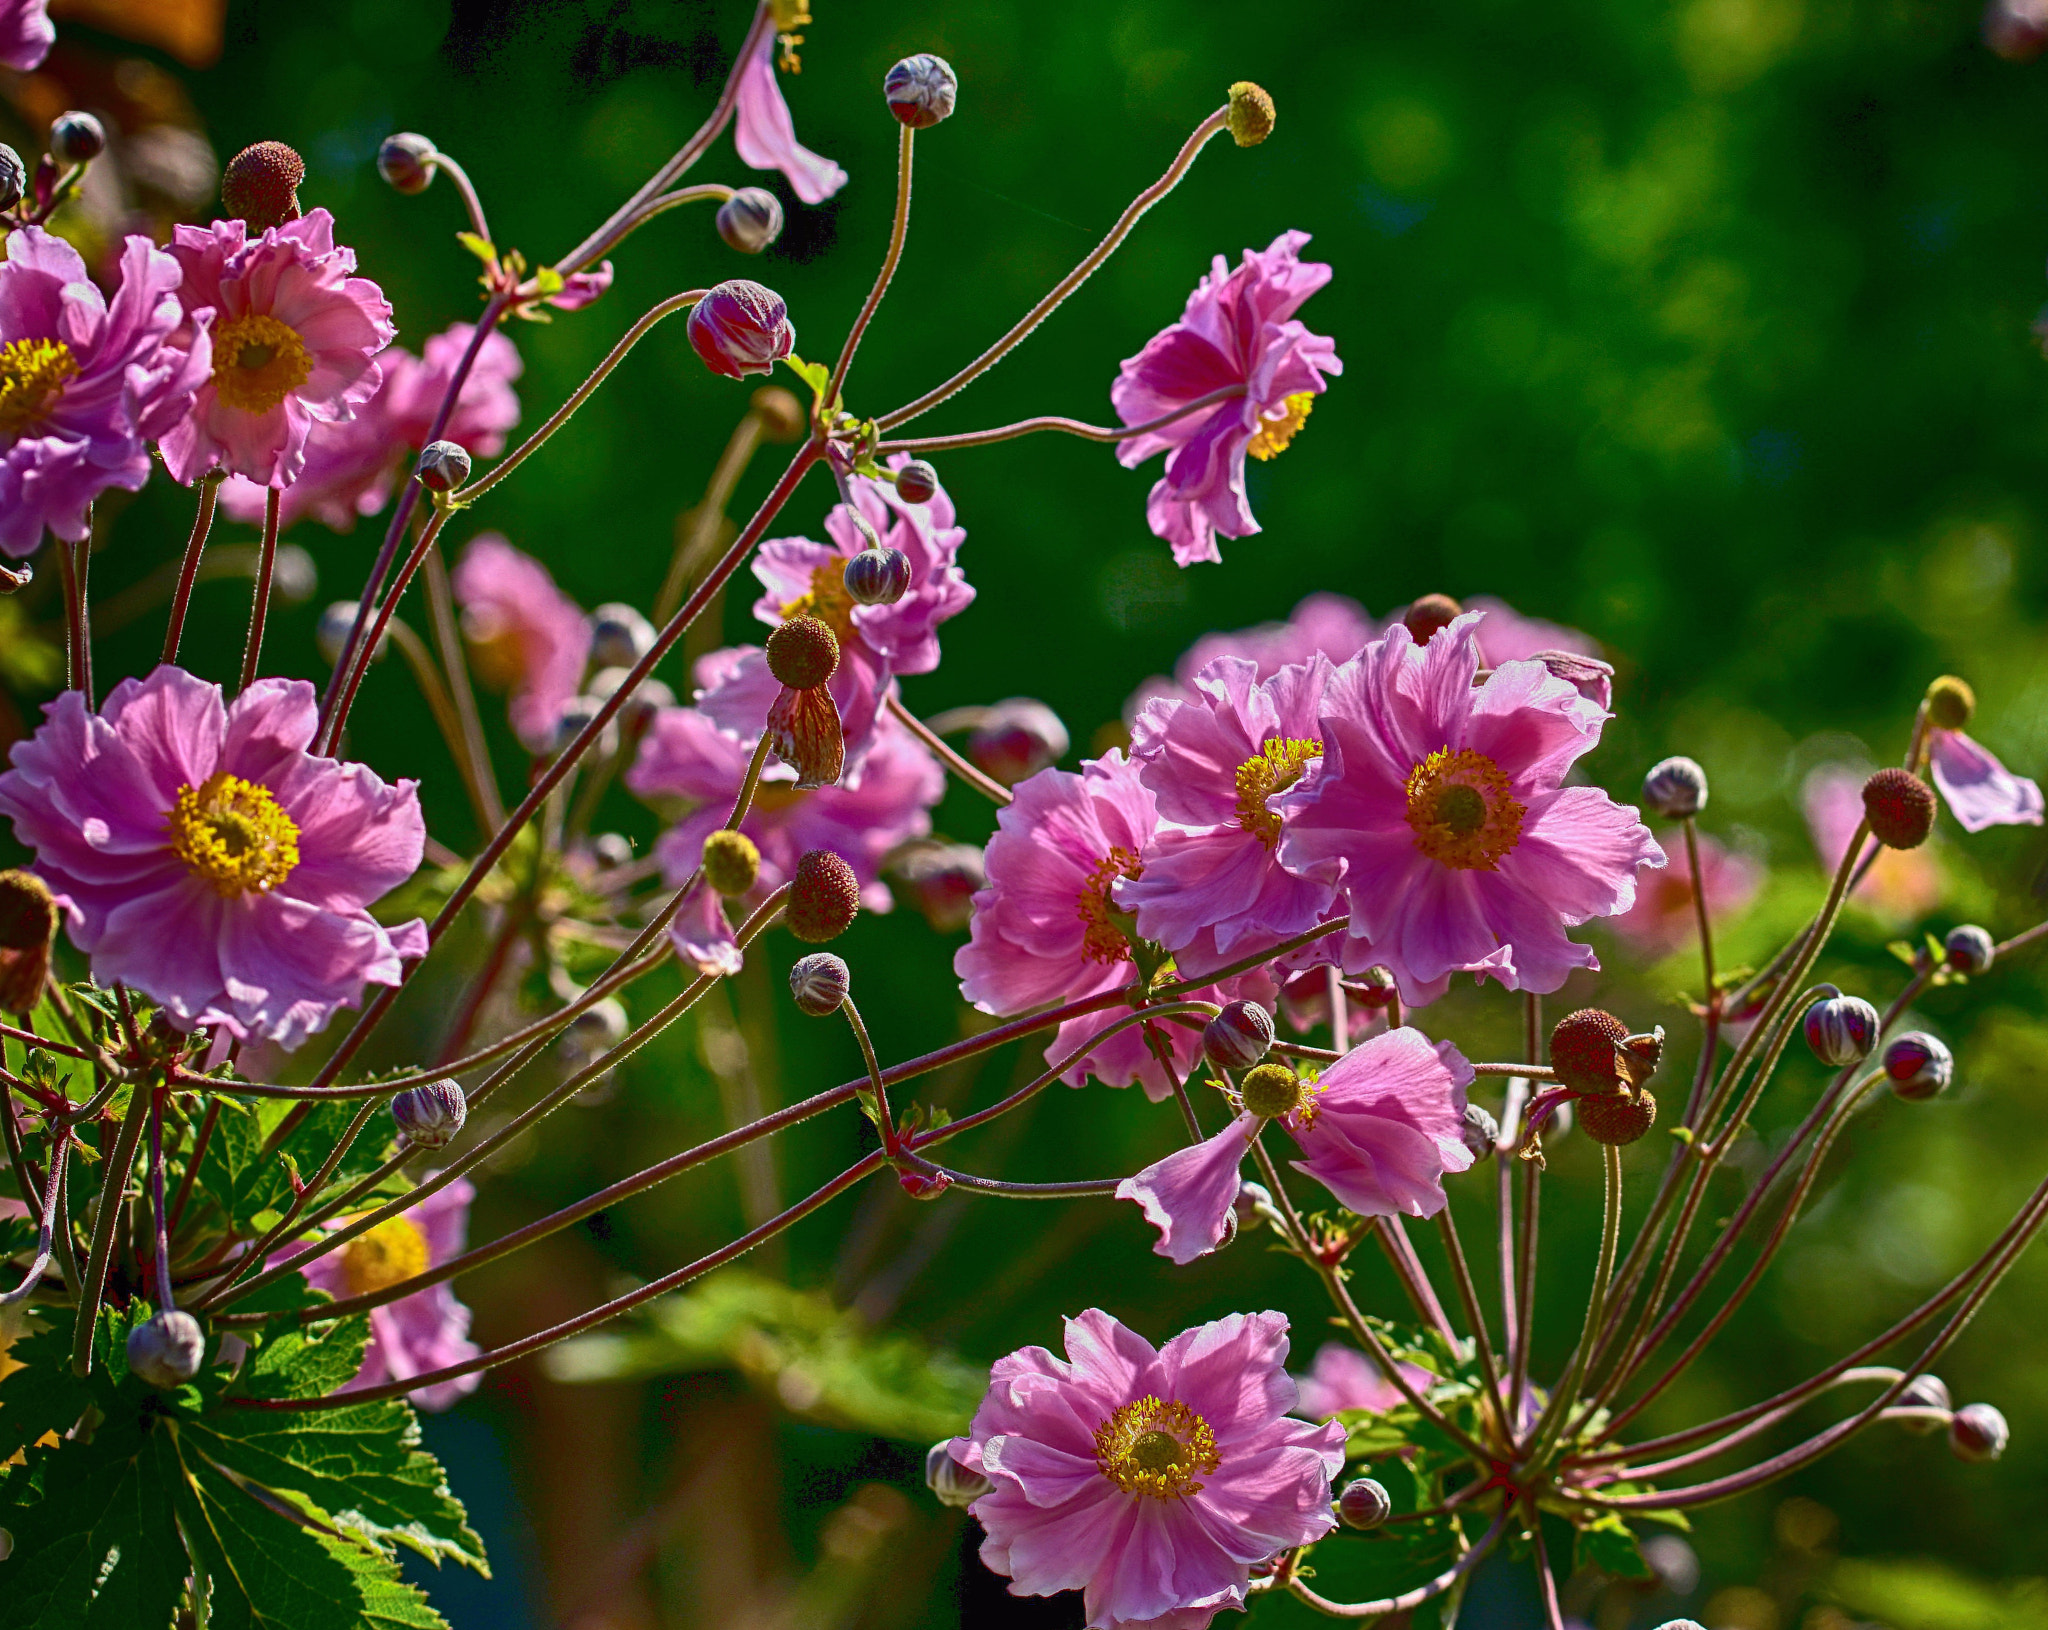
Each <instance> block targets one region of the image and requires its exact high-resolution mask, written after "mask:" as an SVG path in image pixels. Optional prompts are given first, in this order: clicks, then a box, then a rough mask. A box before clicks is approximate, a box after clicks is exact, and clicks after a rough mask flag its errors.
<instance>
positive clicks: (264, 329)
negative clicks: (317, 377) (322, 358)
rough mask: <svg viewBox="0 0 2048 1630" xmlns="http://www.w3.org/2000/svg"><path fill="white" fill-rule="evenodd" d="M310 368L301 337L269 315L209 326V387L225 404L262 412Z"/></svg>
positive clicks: (300, 382) (297, 384) (304, 377)
mask: <svg viewBox="0 0 2048 1630" xmlns="http://www.w3.org/2000/svg"><path fill="white" fill-rule="evenodd" d="M312 372H313V357H312V353H311V352H309V351H308V350H307V349H306V346H305V342H304V341H303V340H301V339H300V338H299V336H298V333H297V331H296V330H294V329H292V328H290V327H288V326H287V325H286V324H284V323H281V322H279V321H278V320H277V319H276V318H275V317H266V316H262V315H259V314H257V313H254V312H252V313H250V314H249V315H248V316H246V317H237V318H235V319H233V321H231V322H227V323H224V324H222V325H221V326H220V327H219V328H218V329H216V330H215V331H214V336H213V388H214V390H215V391H216V392H218V393H219V395H220V399H221V400H222V401H223V402H225V403H227V405H228V406H229V407H231V408H240V409H241V410H242V411H243V412H244V413H268V412H269V411H270V410H271V409H272V408H274V407H276V406H277V404H278V403H280V402H282V401H283V400H284V399H285V398H286V397H287V396H289V395H291V393H292V392H293V391H295V390H297V389H298V388H299V387H300V386H301V385H303V384H305V382H306V380H307V378H308V377H309V376H310V375H311V374H312Z"/></svg>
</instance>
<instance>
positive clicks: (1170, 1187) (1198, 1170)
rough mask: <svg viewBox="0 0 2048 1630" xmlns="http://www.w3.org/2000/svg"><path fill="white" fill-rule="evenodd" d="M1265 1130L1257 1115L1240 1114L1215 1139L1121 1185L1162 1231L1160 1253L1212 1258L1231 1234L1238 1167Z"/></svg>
mask: <svg viewBox="0 0 2048 1630" xmlns="http://www.w3.org/2000/svg"><path fill="white" fill-rule="evenodd" d="M1258 1129H1259V1118H1258V1117H1257V1116H1256V1115H1240V1116H1238V1118H1237V1119H1236V1120H1234V1121H1232V1122H1231V1123H1230V1124H1229V1125H1228V1126H1226V1127H1224V1129H1223V1130H1222V1131H1221V1132H1218V1133H1217V1134H1216V1135H1215V1136H1214V1137H1211V1138H1207V1139H1205V1140H1203V1141H1202V1142H1200V1143H1195V1144H1190V1145H1189V1146H1188V1147H1187V1148H1185V1149H1176V1150H1175V1151H1174V1152H1173V1153H1172V1154H1170V1155H1168V1156H1167V1157H1166V1158H1165V1159H1164V1160H1159V1161H1155V1162H1153V1163H1152V1164H1151V1165H1150V1166H1147V1167H1146V1168H1145V1169H1144V1170H1143V1171H1141V1172H1139V1173H1138V1174H1137V1175H1136V1176H1134V1177H1127V1178H1125V1179H1124V1180H1123V1181H1122V1182H1121V1183H1119V1184H1118V1185H1117V1189H1116V1197H1117V1198H1118V1199H1119V1200H1135V1201H1137V1203H1138V1205H1139V1206H1140V1207H1141V1208H1142V1209H1143V1210H1144V1213H1145V1220H1146V1221H1147V1222H1149V1223H1150V1224H1152V1226H1153V1227H1154V1228H1157V1229H1158V1230H1159V1243H1158V1244H1156V1245H1154V1246H1153V1247H1152V1249H1153V1251H1154V1252H1156V1253H1157V1254H1158V1255H1160V1256H1163V1257H1167V1258H1169V1259H1171V1260H1172V1261H1174V1262H1176V1263H1180V1264H1182V1265H1185V1264H1187V1263H1190V1262H1192V1261H1194V1260H1195V1258H1196V1257H1198V1256H1207V1255H1208V1254H1209V1253H1210V1252H1211V1251H1213V1250H1215V1249H1216V1247H1217V1246H1218V1245H1220V1244H1222V1243H1223V1240H1224V1238H1225V1237H1226V1236H1227V1235H1228V1234H1229V1233H1230V1232H1231V1226H1230V1214H1231V1207H1232V1206H1233V1205H1234V1204H1235V1203H1236V1200H1237V1190H1238V1183H1239V1178H1238V1167H1239V1166H1240V1165H1242V1164H1243V1162H1244V1157H1245V1153H1246V1151H1247V1150H1249V1149H1250V1148H1251V1140H1252V1135H1253V1134H1254V1133H1255V1132H1257V1131H1258Z"/></svg>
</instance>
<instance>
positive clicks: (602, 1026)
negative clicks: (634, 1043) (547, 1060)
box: [555, 996, 633, 1090]
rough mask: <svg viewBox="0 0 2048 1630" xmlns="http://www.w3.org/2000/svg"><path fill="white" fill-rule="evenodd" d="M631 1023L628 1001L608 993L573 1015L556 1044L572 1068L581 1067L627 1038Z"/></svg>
mask: <svg viewBox="0 0 2048 1630" xmlns="http://www.w3.org/2000/svg"><path fill="white" fill-rule="evenodd" d="M632 1025H633V1021H632V1018H631V1016H630V1015H629V1014H628V1013H627V1012H626V1004H625V1003H624V1002H621V1001H620V1000H619V999H618V998H617V997H616V996H607V997H605V998H604V999H603V1000H602V1001H598V1002H592V1003H591V1004H590V1006H588V1007H586V1008H585V1009H584V1010H583V1011H582V1012H581V1013H579V1014H577V1015H576V1017H575V1018H573V1019H571V1020H570V1021H569V1027H568V1029H566V1030H564V1031H563V1032H562V1035H561V1039H560V1040H559V1041H557V1042H556V1043H555V1047H556V1050H557V1051H558V1052H559V1053H560V1054H561V1055H562V1062H563V1063H564V1064H566V1065H568V1066H569V1068H570V1069H572V1070H580V1069H582V1068H583V1066H584V1065H586V1064H588V1063H590V1062H591V1060H593V1059H595V1058H597V1057H598V1056H599V1055H600V1054H603V1053H608V1052H610V1051H611V1049H612V1048H614V1047H616V1046H618V1044H619V1043H620V1042H622V1041H624V1040H625V1039H626V1032H627V1031H628V1030H630V1029H631V1028H632ZM593 1085H595V1083H593ZM585 1090H588V1089H585Z"/></svg>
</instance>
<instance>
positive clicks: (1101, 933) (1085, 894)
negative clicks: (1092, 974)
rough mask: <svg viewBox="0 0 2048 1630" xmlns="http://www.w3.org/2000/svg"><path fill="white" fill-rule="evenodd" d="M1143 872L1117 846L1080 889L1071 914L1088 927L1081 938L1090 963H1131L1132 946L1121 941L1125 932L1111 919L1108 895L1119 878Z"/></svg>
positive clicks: (1126, 850)
mask: <svg viewBox="0 0 2048 1630" xmlns="http://www.w3.org/2000/svg"><path fill="white" fill-rule="evenodd" d="M1143 870H1144V868H1143V867H1142V866H1140V865H1139V864H1138V857H1137V856H1136V855H1135V854H1133V853H1132V852H1131V851H1130V850H1128V849H1126V848H1124V847H1123V845H1122V844H1117V845H1116V846H1114V847H1113V848H1111V850H1110V851H1109V853H1108V854H1106V855H1104V856H1103V857H1102V858H1101V859H1100V860H1098V861H1097V862H1096V863H1095V869H1094V870H1093V871H1092V872H1090V873H1089V874H1088V881H1087V882H1085V883H1083V884H1082V885H1081V893H1080V897H1079V898H1078V899H1076V900H1075V902H1074V914H1075V915H1076V916H1077V917H1079V918H1080V919H1081V921H1082V922H1084V923H1086V924H1087V925H1088V928H1087V932H1086V933H1085V934H1083V935H1082V937H1081V954H1082V955H1083V956H1085V957H1086V958H1087V959H1088V960H1089V961H1090V962H1128V961H1130V960H1131V942H1130V941H1129V940H1127V939H1125V938H1124V931H1123V930H1122V929H1121V928H1119V927H1118V926H1117V923H1116V918H1115V917H1114V916H1113V915H1112V913H1113V912H1115V910H1116V907H1115V906H1113V905H1112V904H1111V903H1110V899H1109V891H1110V888H1111V886H1112V885H1113V884H1114V883H1115V882H1116V880H1117V879H1118V878H1120V877H1136V876H1137V875H1138V874H1139V873H1140V872H1141V871H1143Z"/></svg>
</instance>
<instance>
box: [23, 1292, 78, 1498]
mask: <svg viewBox="0 0 2048 1630" xmlns="http://www.w3.org/2000/svg"><path fill="white" fill-rule="evenodd" d="M7 1357H8V1359H9V1360H11V1361H12V1362H13V1363H14V1364H18V1365H20V1366H21V1367H20V1368H19V1369H12V1370H9V1372H8V1373H7V1375H6V1376H5V1377H4V1378H0V1461H6V1460H10V1459H12V1458H13V1456H14V1454H15V1452H16V1451H17V1450H20V1449H25V1448H27V1447H28V1446H29V1445H30V1444H31V1443H34V1442H35V1441H36V1439H38V1438H40V1437H41V1436H43V1434H44V1433H46V1432H56V1433H59V1434H62V1433H64V1432H67V1431H69V1430H70V1429H71V1428H72V1427H73V1426H74V1425H76V1424H77V1422H78V1418H79V1416H81V1415H83V1414H84V1413H85V1410H86V1406H87V1405H88V1404H89V1403H91V1402H92V1394H91V1392H90V1390H89V1389H88V1388H87V1385H86V1383H85V1382H83V1381H81V1380H79V1378H78V1377H77V1376H75V1375H73V1374H72V1373H71V1332H70V1330H68V1329H66V1328H63V1327H61V1326H52V1327H51V1328H49V1329H47V1330H37V1331H34V1332H31V1333H30V1334H28V1335H25V1336H22V1337H19V1338H18V1339H17V1340H16V1341H15V1343H14V1345H13V1347H11V1348H10V1349H9V1350H8V1354H7ZM17 1469H18V1468H17ZM6 1477H7V1472H6V1470H5V1468H0V1487H4V1486H5V1479H6Z"/></svg>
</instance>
